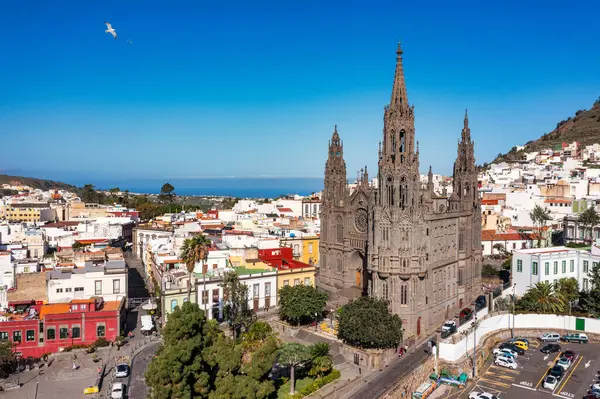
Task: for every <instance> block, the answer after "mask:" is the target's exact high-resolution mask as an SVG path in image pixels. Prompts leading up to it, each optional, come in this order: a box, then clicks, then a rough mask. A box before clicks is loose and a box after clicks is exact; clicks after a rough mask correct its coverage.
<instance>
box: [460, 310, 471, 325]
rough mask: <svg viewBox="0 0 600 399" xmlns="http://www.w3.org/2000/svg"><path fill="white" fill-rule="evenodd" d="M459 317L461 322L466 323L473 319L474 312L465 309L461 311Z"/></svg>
mask: <svg viewBox="0 0 600 399" xmlns="http://www.w3.org/2000/svg"><path fill="white" fill-rule="evenodd" d="M458 317H459V319H460V320H461V322H462V323H464V322H465V321H468V320H471V317H473V311H472V310H471V309H469V308H464V309H463V310H461V311H460V313H459V315H458Z"/></svg>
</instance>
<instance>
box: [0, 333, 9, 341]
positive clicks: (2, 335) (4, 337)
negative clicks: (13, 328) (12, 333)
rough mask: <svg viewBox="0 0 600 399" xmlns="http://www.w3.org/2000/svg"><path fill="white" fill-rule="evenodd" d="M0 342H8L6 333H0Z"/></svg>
mask: <svg viewBox="0 0 600 399" xmlns="http://www.w3.org/2000/svg"><path fill="white" fill-rule="evenodd" d="M0 341H8V331H0Z"/></svg>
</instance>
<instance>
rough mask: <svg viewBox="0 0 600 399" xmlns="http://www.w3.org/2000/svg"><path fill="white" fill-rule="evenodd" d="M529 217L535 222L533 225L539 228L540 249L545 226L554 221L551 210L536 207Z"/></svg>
mask: <svg viewBox="0 0 600 399" xmlns="http://www.w3.org/2000/svg"><path fill="white" fill-rule="evenodd" d="M529 217H530V218H531V220H532V221H533V225H534V226H535V227H536V228H537V233H538V234H537V236H538V248H540V247H541V244H542V230H543V229H544V226H546V223H547V222H548V221H550V220H552V216H550V209H548V208H542V207H541V206H539V205H536V206H534V207H533V210H532V211H531V212H529Z"/></svg>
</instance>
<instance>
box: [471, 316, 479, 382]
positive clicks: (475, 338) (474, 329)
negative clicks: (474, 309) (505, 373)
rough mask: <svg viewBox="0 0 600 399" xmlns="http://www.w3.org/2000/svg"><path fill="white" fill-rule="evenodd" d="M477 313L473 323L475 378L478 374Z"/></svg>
mask: <svg viewBox="0 0 600 399" xmlns="http://www.w3.org/2000/svg"><path fill="white" fill-rule="evenodd" d="M478 325H479V322H478V321H477V315H475V321H474V322H473V323H472V326H473V378H475V377H476V376H477V326H478Z"/></svg>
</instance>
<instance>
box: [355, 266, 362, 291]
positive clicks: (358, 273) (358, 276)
mask: <svg viewBox="0 0 600 399" xmlns="http://www.w3.org/2000/svg"><path fill="white" fill-rule="evenodd" d="M354 279H355V280H356V286H357V287H362V270H358V269H356V275H355V276H354Z"/></svg>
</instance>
